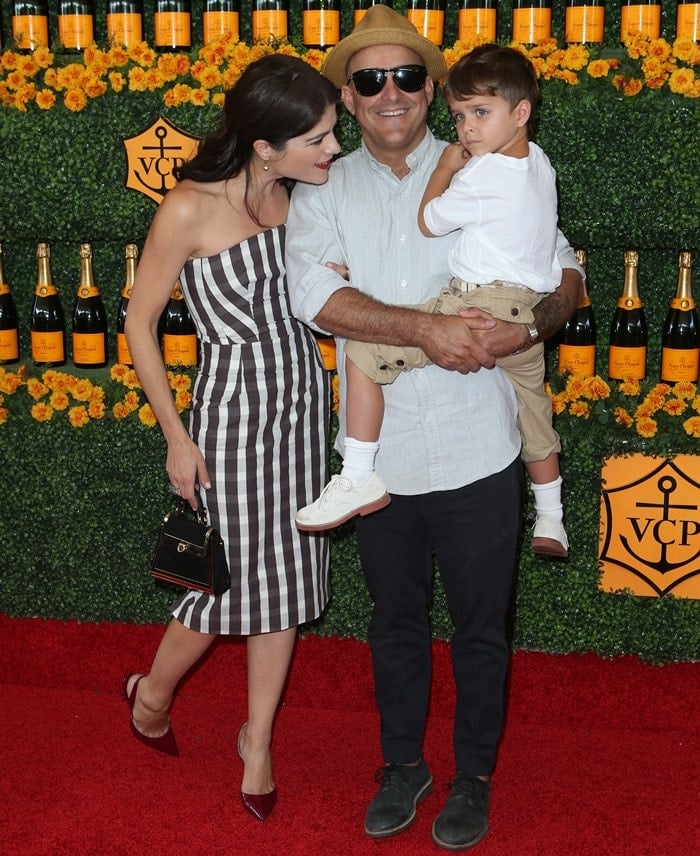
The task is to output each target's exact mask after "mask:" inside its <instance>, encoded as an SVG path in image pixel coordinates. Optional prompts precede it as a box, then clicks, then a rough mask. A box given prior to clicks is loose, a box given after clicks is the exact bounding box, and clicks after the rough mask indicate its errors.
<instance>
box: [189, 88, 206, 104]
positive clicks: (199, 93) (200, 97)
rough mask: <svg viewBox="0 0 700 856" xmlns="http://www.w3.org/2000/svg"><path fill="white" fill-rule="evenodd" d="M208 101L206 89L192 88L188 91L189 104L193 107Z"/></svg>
mask: <svg viewBox="0 0 700 856" xmlns="http://www.w3.org/2000/svg"><path fill="white" fill-rule="evenodd" d="M208 101H209V92H208V91H207V90H206V89H193V90H192V91H191V92H190V104H194V106H195V107H203V106H204V105H205V104H206V103H207V102H208Z"/></svg>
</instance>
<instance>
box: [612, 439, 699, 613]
mask: <svg viewBox="0 0 700 856" xmlns="http://www.w3.org/2000/svg"><path fill="white" fill-rule="evenodd" d="M602 482H603V486H602V491H601V498H600V545H599V558H600V564H601V570H602V575H601V580H600V587H601V588H602V589H603V590H604V591H620V590H621V589H627V590H630V591H632V592H633V593H634V594H638V595H644V596H646V597H663V596H664V595H667V594H672V595H674V596H675V597H690V598H698V599H700V456H698V455H677V456H675V457H673V458H659V457H653V456H649V455H628V456H626V457H611V458H607V459H606V460H605V461H604V462H603V473H602Z"/></svg>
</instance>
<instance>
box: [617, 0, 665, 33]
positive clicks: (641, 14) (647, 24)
mask: <svg viewBox="0 0 700 856" xmlns="http://www.w3.org/2000/svg"><path fill="white" fill-rule="evenodd" d="M638 33H641V34H642V35H643V36H649V38H650V39H658V38H659V36H660V35H661V5H660V4H659V5H658V6H623V7H622V9H621V10H620V41H621V42H624V41H625V40H626V39H628V38H631V37H632V36H636V35H637V34H638Z"/></svg>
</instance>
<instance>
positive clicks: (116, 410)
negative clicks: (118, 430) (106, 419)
mask: <svg viewBox="0 0 700 856" xmlns="http://www.w3.org/2000/svg"><path fill="white" fill-rule="evenodd" d="M129 413H131V411H130V410H129V409H128V408H127V407H125V406H124V403H123V402H122V401H118V402H117V403H116V404H115V405H114V407H113V408H112V415H113V416H114V418H115V419H117V420H118V421H121V420H122V419H126V417H127V416H128V415H129Z"/></svg>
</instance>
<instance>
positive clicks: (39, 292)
mask: <svg viewBox="0 0 700 856" xmlns="http://www.w3.org/2000/svg"><path fill="white" fill-rule="evenodd" d="M50 257H51V251H50V249H49V245H48V244H46V243H40V244H38V245H37V248H36V258H37V268H38V272H37V279H36V288H35V289H34V302H33V303H32V310H31V313H30V316H29V338H30V342H31V351H32V359H33V360H34V362H35V363H36V364H37V365H38V366H62V365H63V364H64V363H65V361H66V322H65V316H64V314H63V306H62V304H61V298H60V297H59V295H58V289H57V288H56V286H55V285H54V283H53V280H52V279H51V263H50Z"/></svg>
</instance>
